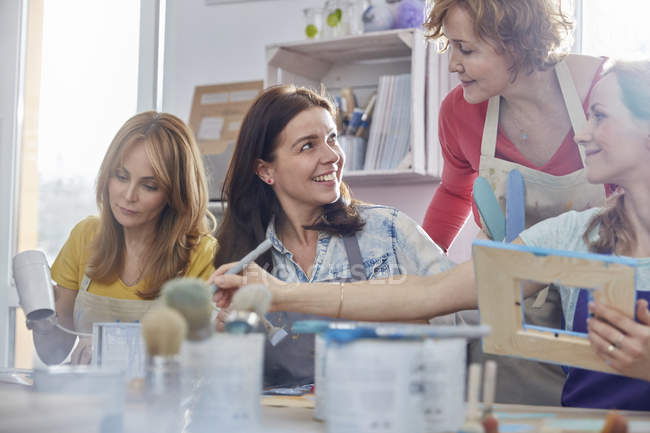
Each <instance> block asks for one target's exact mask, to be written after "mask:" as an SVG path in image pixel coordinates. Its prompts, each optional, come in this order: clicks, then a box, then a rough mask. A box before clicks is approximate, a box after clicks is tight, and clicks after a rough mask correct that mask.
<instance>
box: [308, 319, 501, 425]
mask: <svg viewBox="0 0 650 433" xmlns="http://www.w3.org/2000/svg"><path fill="white" fill-rule="evenodd" d="M488 332H489V328H486V327H467V326H463V327H445V326H425V325H408V324H366V325H364V324H361V323H356V324H355V326H354V327H351V328H349V329H333V327H330V328H329V329H328V330H327V331H326V332H324V333H323V338H324V342H325V344H324V352H325V356H324V358H323V359H324V363H325V365H324V374H325V380H324V382H325V389H324V391H325V394H326V395H325V399H324V401H325V408H324V413H325V418H326V420H327V431H328V432H330V433H347V432H361V433H364V432H368V433H370V432H372V433H375V432H376V431H382V432H385V433H392V432H395V433H397V432H404V431H408V432H413V433H418V432H421V433H438V432H444V431H455V430H457V429H458V427H460V426H461V425H462V423H463V421H464V410H465V406H464V386H465V356H466V349H465V347H466V342H467V339H468V338H473V337H480V336H482V335H486V334H487V333H488ZM318 388H319V386H318V384H317V385H316V389H317V390H318Z"/></svg>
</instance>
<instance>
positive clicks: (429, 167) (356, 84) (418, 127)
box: [265, 29, 448, 185]
mask: <svg viewBox="0 0 650 433" xmlns="http://www.w3.org/2000/svg"><path fill="white" fill-rule="evenodd" d="M431 55H435V56H438V55H437V54H436V53H435V52H433V50H432V47H431V46H429V47H427V45H426V42H425V39H424V34H423V32H422V30H420V29H399V30H388V31H383V32H373V33H365V34H363V35H358V36H346V37H342V38H336V39H329V40H313V41H312V40H307V41H297V42H289V43H281V44H273V45H269V46H267V47H266V65H267V70H266V81H265V86H270V85H274V84H289V83H293V84H296V85H301V86H307V87H311V88H314V89H319V88H320V87H321V85H324V86H325V87H326V88H327V91H328V92H329V93H330V94H338V92H339V91H340V89H341V88H343V87H351V88H353V89H354V91H355V94H356V95H357V98H358V102H359V104H360V105H361V106H364V105H365V103H366V102H367V100H368V98H369V97H370V95H371V94H372V92H373V91H374V90H376V88H377V84H378V82H379V77H380V76H382V75H396V74H405V73H410V74H411V137H410V143H409V145H410V157H411V164H410V167H409V168H407V169H397V168H396V169H391V170H358V171H350V172H346V173H345V180H346V182H348V183H350V184H353V185H382V184H396V183H397V184H408V183H422V182H431V183H435V182H438V181H439V180H440V167H441V165H442V164H440V163H439V161H438V158H439V153H440V152H439V145H438V141H437V134H436V136H435V137H433V135H432V134H431V133H430V132H429V133H427V126H429V125H430V124H431V122H432V121H433V122H435V123H436V124H437V105H439V100H438V99H436V101H433V103H432V101H430V100H428V99H430V98H428V96H427V94H428V93H431V89H432V88H435V89H436V90H437V87H440V86H438V81H439V80H438V79H437V77H438V76H439V74H438V72H439V70H438V69H437V68H436V71H435V72H436V74H435V77H434V86H433V87H432V85H431V83H430V81H431V79H432V78H431V77H430V76H428V75H429V74H428V73H427V69H428V68H429V67H430V64H431V60H430V59H429V57H430V56H431ZM441 57H446V56H441ZM436 61H437V59H436ZM444 81H445V84H444V85H445V88H446V86H447V81H448V80H447V77H446V73H445V79H444ZM443 91H444V89H440V90H439V91H436V92H434V93H435V97H436V98H439V94H441V93H442V92H443ZM444 94H446V91H445V93H444ZM436 104H437V105H436ZM431 106H433V107H434V108H435V115H436V117H435V119H433V118H431V116H430V114H432V113H428V111H431V110H430V109H429V110H427V107H431ZM431 137H433V139H435V143H433V142H431V140H432V138H431ZM369 144H370V145H372V143H369ZM429 149H431V150H429ZM431 152H434V153H431Z"/></svg>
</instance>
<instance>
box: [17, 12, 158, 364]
mask: <svg viewBox="0 0 650 433" xmlns="http://www.w3.org/2000/svg"><path fill="white" fill-rule="evenodd" d="M26 4H27V7H26V8H25V9H26V23H27V27H26V48H25V50H24V52H25V64H24V85H23V87H24V96H23V101H24V120H23V134H22V145H21V146H20V148H21V152H20V154H19V156H18V160H19V162H18V166H19V167H20V169H19V172H20V181H19V182H18V183H19V194H18V197H19V203H18V206H19V210H18V218H17V221H16V222H15V224H14V227H16V228H17V234H18V246H17V248H16V251H22V250H27V249H34V248H38V249H42V250H44V251H45V253H46V255H47V256H48V260H49V262H50V264H51V263H52V262H53V261H54V258H55V257H56V255H57V253H58V251H59V250H60V248H61V247H62V246H63V243H64V242H65V240H66V239H67V237H68V235H69V233H70V230H71V229H72V228H73V227H74V225H75V224H76V223H77V222H79V221H80V220H82V219H83V218H85V217H86V216H88V215H96V214H97V209H96V204H95V178H96V175H97V172H98V170H99V166H100V164H101V161H102V158H103V156H104V153H105V151H106V149H107V148H108V146H109V144H110V141H111V139H112V138H113V136H114V135H115V133H116V132H117V130H118V129H119V127H120V126H121V125H122V124H123V123H124V121H125V120H126V119H128V118H129V117H131V116H132V115H133V114H135V113H136V112H137V111H138V110H144V109H150V108H153V107H154V105H155V103H154V102H153V101H150V102H151V103H149V104H147V103H143V98H142V94H143V93H144V94H147V95H150V94H151V89H153V88H154V84H157V83H158V80H157V79H155V78H154V77H153V76H152V75H153V73H155V71H156V66H157V65H155V61H156V60H157V55H156V54H155V51H156V50H157V40H156V38H155V36H153V37H152V35H155V34H157V33H156V32H157V30H156V28H157V15H158V6H159V4H160V0H140V1H133V0H112V1H110V2H106V1H104V0H55V1H44V0H30V1H29V2H26ZM152 23H153V24H152ZM143 36H144V37H143ZM152 41H154V43H151V42H152ZM152 63H153V65H152ZM147 74H149V75H147ZM145 99H146V98H145ZM15 365H16V367H22V368H25V367H30V366H31V365H32V343H31V338H30V335H29V333H28V331H27V330H26V329H25V328H24V316H22V314H21V313H20V311H17V313H16V358H15Z"/></svg>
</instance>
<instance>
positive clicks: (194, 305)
mask: <svg viewBox="0 0 650 433" xmlns="http://www.w3.org/2000/svg"><path fill="white" fill-rule="evenodd" d="M161 293H162V297H163V299H164V301H165V303H166V304H167V305H168V306H169V307H171V308H173V309H175V310H176V311H178V312H179V313H180V314H181V315H182V316H183V317H184V318H185V321H186V322H187V339H188V340H190V341H200V340H205V339H207V338H208V337H210V335H212V325H211V316H212V311H213V306H212V294H211V292H210V289H209V288H208V286H207V284H205V283H204V282H203V281H201V280H199V279H196V278H176V279H173V280H171V281H168V282H166V283H165V284H164V285H163V287H162V290H161Z"/></svg>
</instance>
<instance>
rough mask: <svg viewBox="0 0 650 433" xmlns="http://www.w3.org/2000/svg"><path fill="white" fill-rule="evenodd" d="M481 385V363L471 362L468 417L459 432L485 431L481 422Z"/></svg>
mask: <svg viewBox="0 0 650 433" xmlns="http://www.w3.org/2000/svg"><path fill="white" fill-rule="evenodd" d="M480 386H481V364H471V365H470V366H469V380H468V383H467V417H466V419H465V424H463V425H462V426H461V427H460V428H459V429H458V433H484V430H483V426H482V425H481V423H480V422H479V419H480V412H479V409H478V392H479V387H480Z"/></svg>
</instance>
